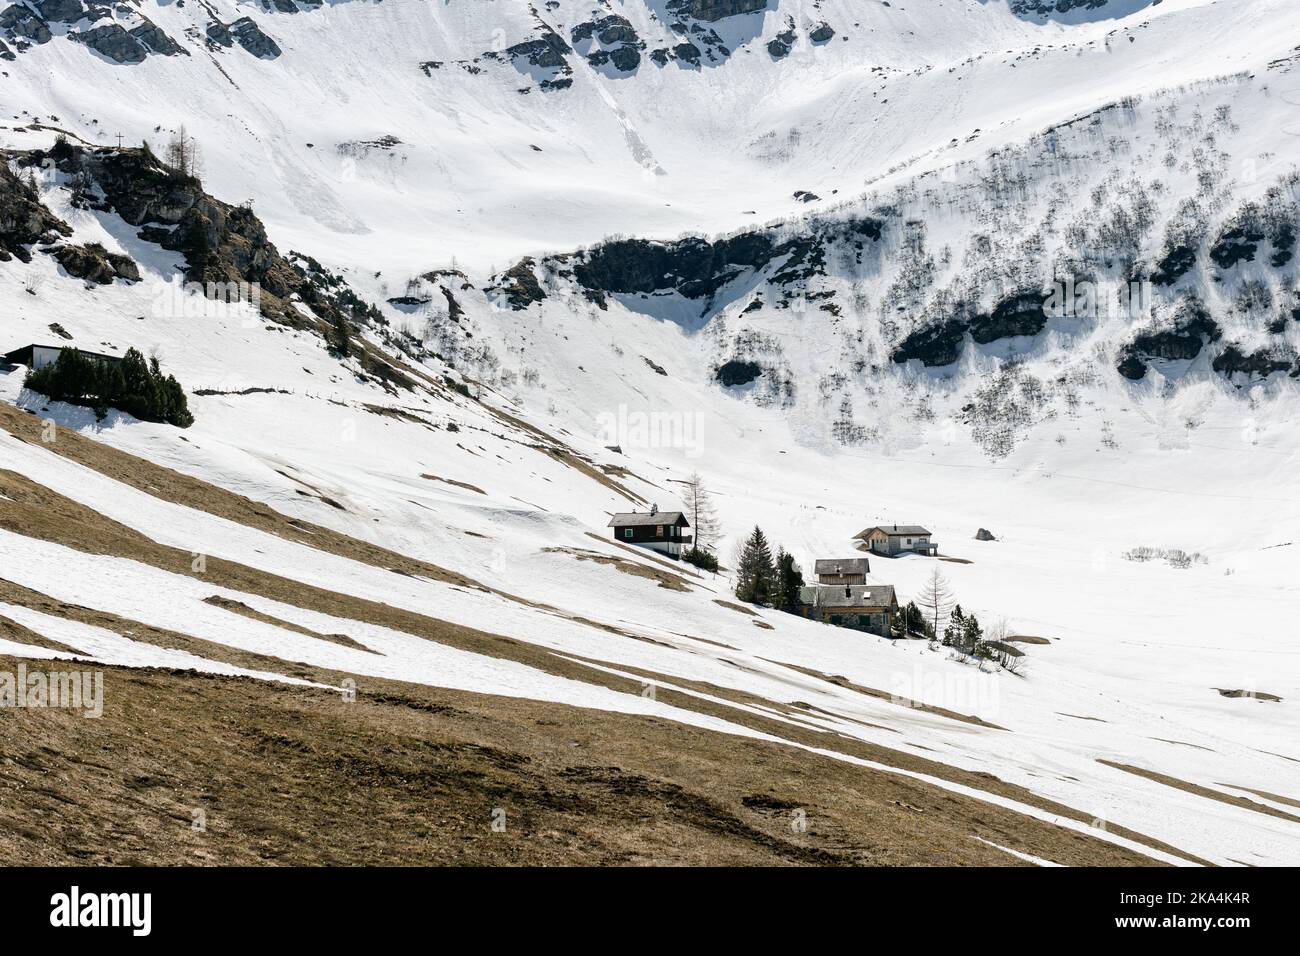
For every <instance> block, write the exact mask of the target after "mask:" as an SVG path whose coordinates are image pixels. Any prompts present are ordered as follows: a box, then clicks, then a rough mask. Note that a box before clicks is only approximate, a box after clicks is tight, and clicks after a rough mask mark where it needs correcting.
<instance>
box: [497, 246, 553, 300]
mask: <svg viewBox="0 0 1300 956" xmlns="http://www.w3.org/2000/svg"><path fill="white" fill-rule="evenodd" d="M536 265H537V263H536V262H535V261H534V260H533V259H532V258H528V259H524V260H522V261H521V262H519V263H518V264H517V265H515V266H514V268H512V269H509V270H507V271H506V272H505V273H503V274H502V276H501V283H500V284H499V285H498V286H497V291H499V292H501V293H503V294H504V295H505V297H506V301H507V302H509V303H510V310H511V311H512V312H520V311H522V310H524V309H526V308H528V307H529V306H530V305H532V304H533V303H534V302H541V301H542V300H543V299H545V298H546V293H545V292H544V291H542V286H541V283H539V282H538V281H537V274H536V273H535V272H534V271H533V269H534V267H535V266H536Z"/></svg>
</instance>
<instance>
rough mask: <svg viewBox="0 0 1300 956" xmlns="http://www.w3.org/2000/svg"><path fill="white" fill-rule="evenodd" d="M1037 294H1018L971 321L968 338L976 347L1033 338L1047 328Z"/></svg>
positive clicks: (1045, 314) (1041, 303)
mask: <svg viewBox="0 0 1300 956" xmlns="http://www.w3.org/2000/svg"><path fill="white" fill-rule="evenodd" d="M1045 298H1046V296H1044V295H1043V293H1041V292H1019V293H1016V294H1015V295H1012V296H1008V297H1007V298H1005V299H1003V300H1002V301H1001V302H999V303H998V304H997V305H996V306H994V308H993V311H992V312H991V313H990V314H989V315H977V316H975V317H974V318H973V319H972V320H971V324H970V334H971V338H973V339H974V340H975V341H976V342H978V343H979V344H980V345H987V344H988V343H989V342H995V341H997V340H998V339H1009V338H1014V337H1015V336H1018V335H1037V334H1038V333H1039V332H1041V331H1043V328H1044V327H1045V326H1046V325H1047V313H1046V311H1044V309H1043V301H1044V299H1045Z"/></svg>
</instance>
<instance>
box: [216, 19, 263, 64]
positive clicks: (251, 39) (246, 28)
mask: <svg viewBox="0 0 1300 956" xmlns="http://www.w3.org/2000/svg"><path fill="white" fill-rule="evenodd" d="M206 32H207V37H208V41H209V43H212V44H215V45H217V46H222V47H226V48H227V49H229V48H231V47H233V46H234V45H235V44H236V43H238V44H239V45H240V46H241V47H243V48H244V50H246V51H247V52H249V53H251V54H252V55H253V56H255V57H257V58H258V59H261V60H274V59H275V58H276V57H278V56H279V55H280V53H281V50H280V47H279V45H278V44H277V43H276V42H275V41H274V40H272V39H271V38H270V37H269V36H267V35H266V34H265V33H263V32H262V28H261V27H259V26H258V25H257V23H256V21H254V20H253V18H252V17H241V18H240V19H238V20H236V21H235V22H234V23H229V24H227V23H222V22H221V21H220V20H213V21H212V23H210V24H208V29H207V31H206Z"/></svg>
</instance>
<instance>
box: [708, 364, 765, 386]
mask: <svg viewBox="0 0 1300 956" xmlns="http://www.w3.org/2000/svg"><path fill="white" fill-rule="evenodd" d="M762 374H763V366H761V365H759V364H758V363H757V362H742V361H738V360H735V359H733V360H732V361H730V362H727V363H725V364H724V365H722V366H720V367H719V368H718V370H717V371H716V372H714V374H713V377H714V378H716V379H717V380H718V382H719V383H720V384H721V385H723V386H725V387H727V388H734V387H735V386H737V385H748V384H749V383H750V382H752V381H754V380H755V379H757V378H758V377H759V376H760V375H762Z"/></svg>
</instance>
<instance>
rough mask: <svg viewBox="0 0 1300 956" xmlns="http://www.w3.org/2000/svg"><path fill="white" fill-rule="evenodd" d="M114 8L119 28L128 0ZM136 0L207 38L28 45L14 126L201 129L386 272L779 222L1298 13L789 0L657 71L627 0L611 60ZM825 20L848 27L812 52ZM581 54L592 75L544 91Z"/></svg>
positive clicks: (270, 202)
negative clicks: (238, 26)
mask: <svg viewBox="0 0 1300 956" xmlns="http://www.w3.org/2000/svg"><path fill="white" fill-rule="evenodd" d="M62 6H69V7H77V6H78V4H77V2H71V3H66V4H62ZM281 6H284V7H287V8H288V9H296V6H295V5H294V4H292V3H289V4H282V5H281ZM7 9H19V10H25V9H28V8H27V7H25V6H24V5H23V4H15V5H14V6H13V7H10V8H7ZM104 9H108V11H109V12H108V13H107V14H106V15H107V16H108V17H110V18H111V17H118V16H123V17H125V16H126V14H124V13H118V12H116V11H117V10H118V9H122V10H125V9H128V8H127V7H125V6H124V5H123V6H121V7H120V8H104ZM137 9H138V10H139V11H140V13H141V15H147V16H148V17H149V19H150V20H151V21H152V22H154V24H155V25H156V26H157V27H158V28H159V29H160V30H163V31H164V32H165V33H166V34H167V36H168V37H170V38H171V39H172V40H173V41H174V42H175V43H176V44H177V45H178V46H179V47H180V48H181V49H182V50H183V51H185V52H183V53H181V54H178V55H173V56H162V55H154V54H150V55H148V56H146V57H145V58H144V59H143V60H142V61H141V62H139V63H116V62H113V61H112V59H111V58H110V57H105V56H103V55H98V54H97V53H96V51H94V50H93V49H90V48H87V47H86V45H85V44H79V43H71V42H67V41H66V39H64V38H62V37H60V36H54V37H53V39H52V40H50V41H49V42H46V43H35V42H32V41H29V43H30V45H29V47H28V48H27V49H26V50H25V51H23V52H21V53H17V54H16V55H15V59H14V60H13V61H10V62H7V63H4V71H3V72H4V74H5V75H4V76H3V82H4V84H5V89H6V93H7V95H6V100H7V102H9V103H11V104H12V107H13V108H12V111H11V113H10V114H9V115H7V117H6V118H7V119H9V120H10V121H11V123H12V124H13V126H15V127H19V128H18V129H13V130H10V131H8V132H7V133H6V134H5V141H6V144H7V145H10V146H19V147H28V146H38V145H40V141H41V137H42V135H43V134H42V133H41V132H40V131H35V132H34V133H31V134H26V133H24V132H23V131H22V127H26V126H27V125H28V124H29V123H31V122H32V121H33V120H39V122H40V123H42V124H45V125H52V126H58V127H62V128H66V129H68V130H69V131H70V132H72V133H75V134H77V135H79V136H81V137H83V138H85V139H86V140H88V141H90V142H93V143H97V144H100V145H114V144H116V142H117V139H116V137H117V135H118V134H119V133H120V134H121V135H122V136H123V140H124V142H126V143H127V144H135V143H138V142H139V141H140V140H142V139H148V140H150V141H151V143H152V144H153V145H154V146H155V147H160V146H161V145H162V143H163V142H164V141H165V140H166V139H167V137H168V135H169V131H171V130H174V129H176V128H178V127H179V126H181V125H182V124H184V125H185V126H186V128H187V129H188V130H189V132H190V134H191V135H195V136H196V137H198V139H199V141H200V143H201V145H202V148H203V150H204V152H205V157H206V166H207V173H206V175H207V178H208V184H209V186H210V187H211V188H212V190H213V191H214V193H215V194H217V195H220V196H222V197H225V198H226V199H227V200H228V201H231V202H241V201H243V200H244V199H245V198H251V199H253V200H255V202H256V203H257V205H258V209H259V211H260V212H262V213H263V214H264V215H265V217H266V218H267V220H268V221H269V222H272V223H273V224H275V228H276V229H277V230H279V235H280V239H281V242H282V244H284V245H287V246H289V247H290V248H311V249H313V250H314V251H313V254H314V255H316V256H317V257H318V258H320V259H321V260H322V261H329V262H333V263H337V264H339V265H344V264H347V265H355V266H356V267H357V268H359V269H360V270H362V271H369V272H374V271H384V272H385V273H388V274H391V273H392V272H393V271H395V270H400V271H403V272H406V273H415V272H418V271H423V270H425V269H427V268H429V267H430V266H431V265H433V266H438V265H441V266H446V265H449V264H450V263H451V261H452V259H453V258H454V259H456V260H457V262H458V263H459V264H460V265H461V266H462V267H469V268H471V269H472V270H474V271H494V269H500V268H504V267H505V266H506V265H507V264H508V263H511V262H514V261H516V260H517V259H518V258H519V257H520V256H521V255H524V254H530V253H537V252H542V251H550V250H555V249H565V248H572V247H575V246H578V245H582V244H589V243H591V242H594V241H597V240H599V239H601V238H603V237H605V236H608V235H612V234H620V233H621V234H633V233H634V234H636V235H642V236H650V237H658V238H672V237H675V236H677V235H678V234H680V233H682V232H683V231H692V232H703V233H705V234H715V233H718V232H724V231H730V230H733V229H735V228H737V227H739V226H742V225H744V224H746V223H749V222H764V221H766V220H768V219H771V218H777V217H781V218H784V217H787V216H789V215H791V214H792V213H795V212H800V211H805V210H806V208H807V207H806V206H805V204H804V203H802V202H800V201H799V200H798V199H796V198H794V194H795V193H796V192H800V191H803V192H808V193H812V194H815V195H816V196H819V197H821V200H820V202H821V204H829V203H832V202H835V201H836V200H837V199H842V198H848V197H854V196H857V195H858V194H860V193H861V192H862V191H863V190H864V189H865V188H867V186H869V185H880V186H887V185H889V184H891V181H892V180H893V179H895V178H902V177H904V174H907V175H910V174H911V173H915V172H921V171H924V170H925V169H928V168H938V167H942V166H946V165H949V164H950V163H952V162H956V161H960V160H962V159H971V158H975V157H978V156H981V155H983V154H984V153H985V152H986V151H987V150H988V149H989V148H992V147H995V146H997V145H998V144H999V143H1002V142H1007V141H1012V142H1015V141H1021V140H1024V139H1026V138H1028V137H1029V136H1031V135H1033V134H1035V133H1038V132H1040V131H1041V130H1042V129H1043V128H1045V127H1047V126H1048V125H1050V124H1051V123H1053V122H1057V121H1059V120H1061V119H1062V118H1064V117H1067V116H1069V115H1074V114H1077V113H1083V112H1088V111H1090V110H1092V109H1095V108H1098V107H1100V106H1102V105H1104V104H1106V103H1108V102H1112V101H1114V100H1117V99H1120V98H1122V97H1124V96H1129V95H1141V94H1143V93H1146V92H1150V91H1153V90H1155V89H1158V88H1160V87H1162V86H1166V85H1169V84H1173V83H1182V82H1190V81H1194V80H1197V79H1204V78H1206V77H1210V76H1216V75H1220V74H1225V73H1232V72H1236V71H1240V70H1247V69H1255V68H1262V67H1263V66H1264V65H1265V64H1266V63H1268V62H1269V61H1270V60H1272V59H1276V58H1279V57H1283V56H1286V55H1287V54H1288V53H1289V52H1290V49H1291V47H1292V46H1294V44H1289V43H1287V42H1286V37H1287V36H1288V35H1289V33H1288V30H1287V23H1288V22H1289V21H1290V19H1291V18H1292V17H1294V15H1295V14H1294V11H1293V9H1292V7H1291V5H1290V4H1288V3H1286V2H1281V0H1257V2H1253V3H1250V4H1223V3H1218V4H1216V3H1206V2H1203V0H1165V2H1164V3H1161V4H1158V5H1155V6H1136V5H1134V4H1128V3H1125V4H1119V5H1115V4H1114V3H1113V2H1112V4H1108V5H1107V6H1104V7H1099V8H1097V9H1096V10H1093V11H1090V12H1089V11H1078V10H1076V11H1073V12H1072V13H1071V14H1070V16H1071V17H1074V18H1077V19H1078V20H1079V21H1080V22H1077V23H1076V22H1070V23H1064V22H1060V21H1059V20H1058V19H1055V18H1053V19H1047V20H1044V19H1042V18H1039V17H1034V16H1030V17H1028V18H1026V17H1025V16H1024V15H1023V14H1022V15H1018V14H1016V13H1013V12H1012V10H1011V9H1010V7H1009V6H1008V5H1007V4H1006V3H1004V2H1002V0H998V2H981V0H961V2H955V3H949V4H945V7H944V9H943V11H942V12H941V13H938V14H936V12H935V11H933V10H931V9H930V8H929V7H928V6H925V5H920V4H916V5H909V6H907V7H903V6H901V5H898V4H894V5H890V6H886V5H884V4H879V3H871V4H865V5H863V4H858V3H849V2H845V0H824V2H822V3H820V4H818V5H817V6H815V7H813V6H808V5H806V4H798V3H792V2H789V0H784V2H781V3H777V2H769V3H767V4H765V5H763V6H762V8H761V9H759V10H756V11H754V12H752V13H743V14H737V15H735V16H729V17H723V18H721V19H718V20H711V21H694V22H693V23H692V24H691V26H700V27H701V29H706V30H707V31H708V32H715V33H717V34H718V35H719V36H720V37H721V38H722V39H723V40H724V44H723V46H725V48H726V49H727V50H729V51H730V52H729V55H728V56H726V57H720V59H719V60H718V61H717V62H711V61H709V59H708V58H707V57H706V56H703V55H702V56H703V58H702V59H701V61H700V63H701V65H699V66H691V65H689V64H687V63H683V62H682V61H681V60H680V59H675V60H673V61H671V62H670V63H668V64H667V65H665V66H659V65H657V64H656V63H655V61H654V60H653V58H652V56H651V54H653V53H654V51H655V50H657V49H661V48H665V47H670V45H671V44H673V43H674V42H675V41H676V40H678V39H680V38H679V36H678V34H677V33H676V32H675V31H674V30H673V28H672V24H673V23H675V22H677V21H676V20H675V19H674V16H675V14H670V12H669V11H668V10H667V9H666V8H665V7H664V6H663V5H661V4H658V3H655V4H646V3H642V2H623V3H609V4H607V5H603V6H600V7H597V8H595V9H597V10H599V11H600V12H601V13H602V14H604V15H606V16H611V15H617V16H620V17H622V18H624V19H626V20H627V21H628V22H629V23H630V24H631V25H632V28H633V30H634V31H635V33H636V34H637V36H638V37H639V38H640V40H639V42H644V43H645V44H646V49H645V50H644V51H638V52H640V53H641V60H640V62H639V64H638V65H637V67H636V68H635V69H634V70H633V71H631V72H628V73H617V72H614V73H611V69H612V68H611V66H610V64H604V65H600V64H597V65H593V64H591V63H590V62H589V59H588V58H589V57H590V56H592V55H594V53H598V52H607V49H608V48H610V47H611V44H614V43H617V44H623V43H624V42H625V41H622V40H618V41H614V40H612V39H611V44H605V43H603V42H602V41H600V40H599V36H598V35H594V36H593V40H590V41H588V40H582V39H578V40H574V39H573V33H574V31H575V30H579V32H581V28H582V26H583V25H584V24H587V23H589V22H590V21H591V18H592V8H591V6H590V5H589V4H585V3H579V2H577V0H563V2H557V3H554V4H551V5H537V6H536V7H530V6H529V5H527V4H524V3H518V2H493V3H478V2H466V3H462V2H451V3H445V4H433V3H428V2H424V0H385V2H384V3H365V2H347V3H336V4H325V5H321V6H319V7H317V8H314V9H303V10H301V11H300V12H294V13H290V12H283V11H281V10H280V9H278V8H276V7H275V6H274V5H273V6H272V8H271V9H269V10H264V9H258V8H255V7H252V6H249V5H239V4H234V3H228V2H225V0H213V2H212V3H208V4H203V5H196V4H189V5H186V6H184V7H182V6H178V5H165V6H164V5H157V6H156V5H150V4H144V5H141V6H139V7H138V8H137ZM701 9H702V8H701ZM100 10H101V8H98V7H96V11H97V12H98V11H100ZM209 11H212V12H209ZM1117 12H1119V13H1123V14H1124V15H1123V16H1119V17H1115V16H1113V15H1112V14H1113V13H1117ZM68 15H69V16H71V15H72V14H68ZM241 17H247V18H249V19H250V20H251V21H253V22H255V23H256V24H257V25H258V26H259V29H260V30H262V31H263V32H265V33H266V34H267V35H268V36H270V37H271V38H272V39H273V40H274V41H275V43H276V45H277V46H278V47H279V48H280V49H281V50H282V54H281V55H280V56H279V57H275V58H272V59H263V58H259V57H258V56H256V55H253V54H251V53H249V52H248V51H247V50H245V49H243V48H242V47H240V46H239V45H238V44H235V45H233V46H231V47H226V46H223V45H221V44H220V43H215V42H214V41H212V40H210V38H209V36H208V32H207V31H208V29H209V26H210V23H211V21H212V19H213V18H216V19H218V20H220V21H222V22H224V23H233V22H235V21H236V20H238V19H240V18H241ZM791 19H793V20H794V21H795V28H796V29H795V32H796V37H795V41H794V43H793V46H792V47H791V52H790V53H789V54H788V55H785V56H781V57H774V56H773V55H772V54H771V53H770V52H769V50H768V48H767V45H768V44H769V43H771V42H772V41H773V40H774V39H777V38H778V35H779V34H781V33H782V32H783V31H785V30H787V29H788V27H787V23H788V21H790V20H791ZM822 20H824V21H825V22H826V23H828V24H831V25H832V26H833V27H834V29H835V30H836V35H835V37H834V38H833V39H831V40H829V41H827V42H822V43H817V42H813V41H811V40H810V39H809V38H808V36H809V33H810V32H811V31H813V30H814V29H815V26H816V24H817V23H819V22H820V21H822ZM96 22H99V21H96ZM124 26H125V27H129V28H130V29H135V27H131V26H130V25H129V24H124ZM691 26H688V27H687V28H686V29H687V33H688V34H690V35H692V36H694V35H695V34H694V33H692V31H691ZM56 28H57V29H59V30H64V29H73V27H71V26H68V25H66V24H64V25H60V24H58V23H55V22H50V25H49V29H50V30H51V31H53V30H55V29H56ZM75 28H76V29H81V28H82V27H75ZM604 29H605V30H608V29H610V28H609V27H606V28H604ZM601 32H604V30H602V31H597V33H601ZM615 33H619V30H618V29H617V28H615ZM550 35H555V36H557V37H559V38H560V40H562V41H563V43H564V44H565V46H566V47H568V48H569V49H570V50H571V51H573V52H569V53H563V54H562V61H563V67H562V68H561V67H558V66H537V65H534V64H532V63H531V62H530V60H529V57H531V56H534V55H537V56H538V58H539V59H541V60H543V61H545V62H546V63H551V62H552V60H551V58H549V57H547V56H546V55H545V54H544V53H542V54H536V53H529V52H525V53H523V54H521V55H519V56H516V55H515V54H510V55H506V51H509V50H512V49H515V48H517V47H519V46H520V45H524V46H526V47H527V46H528V45H529V44H534V43H538V42H542V44H543V46H544V47H545V41H544V40H541V39H540V38H541V37H542V36H550ZM619 35H621V33H619ZM1207 37H1213V38H1214V41H1213V46H1212V47H1211V46H1210V41H1208V40H1207V39H1206V38H1207ZM6 42H8V41H6ZM589 42H595V43H597V44H600V45H601V46H602V50H596V51H593V50H592V49H590V48H589V47H588V46H587V45H586V44H587V43H589ZM529 49H530V50H531V49H532V48H531V47H529ZM546 49H550V48H549V47H546ZM582 51H585V53H584V52H582ZM186 53H188V55H186ZM486 54H491V58H488V57H487V56H486ZM476 60H477V61H478V62H475V61H476ZM433 63H439V64H442V65H441V66H440V67H438V68H435V67H433V66H431V65H430V64H433ZM564 70H567V71H569V73H567V74H564V76H563V79H565V80H568V81H571V85H569V86H566V87H564V88H560V89H556V88H550V89H541V88H540V86H539V84H540V83H541V82H544V81H547V80H549V79H553V78H552V76H551V74H552V73H556V72H557V71H559V72H563V71H564ZM524 90H526V91H527V92H521V91H524ZM271 91H273V92H271ZM717 143H726V144H728V146H727V148H725V149H718V148H717V146H716V144H717ZM538 183H541V184H542V188H540V189H539V188H535V187H536V186H537V184H538ZM738 183H741V184H744V185H743V193H744V197H745V198H744V200H743V201H737V191H736V186H737V184H738ZM380 234H382V235H383V236H384V237H385V238H384V241H382V242H379V243H377V242H376V241H375V239H376V236H377V235H380ZM381 248H382V250H383V251H382V252H380V249H381Z"/></svg>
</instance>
